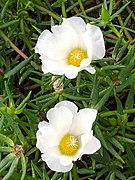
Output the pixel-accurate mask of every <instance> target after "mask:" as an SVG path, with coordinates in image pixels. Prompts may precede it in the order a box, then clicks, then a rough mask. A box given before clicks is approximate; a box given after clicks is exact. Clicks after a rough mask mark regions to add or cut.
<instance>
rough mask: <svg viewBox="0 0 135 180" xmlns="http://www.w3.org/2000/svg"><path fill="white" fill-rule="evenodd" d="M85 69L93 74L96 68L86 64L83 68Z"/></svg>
mask: <svg viewBox="0 0 135 180" xmlns="http://www.w3.org/2000/svg"><path fill="white" fill-rule="evenodd" d="M84 69H85V70H86V71H88V72H89V73H91V74H95V72H96V70H95V68H94V67H92V66H91V65H89V66H87V67H85V68H84Z"/></svg>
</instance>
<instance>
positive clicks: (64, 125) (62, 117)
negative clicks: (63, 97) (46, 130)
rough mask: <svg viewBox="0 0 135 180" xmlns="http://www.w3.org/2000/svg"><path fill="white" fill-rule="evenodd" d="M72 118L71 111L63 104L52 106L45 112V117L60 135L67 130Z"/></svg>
mask: <svg viewBox="0 0 135 180" xmlns="http://www.w3.org/2000/svg"><path fill="white" fill-rule="evenodd" d="M72 118H73V114H72V112H71V111H70V110H69V109H68V108H67V107H64V106H61V107H54V108H52V109H50V110H49V111H48V112H47V119H48V120H49V122H50V124H51V125H52V127H53V128H54V129H55V130H56V132H57V134H58V135H59V136H60V137H62V136H64V135H65V134H66V133H67V132H68V130H69V128H70V126H71V123H72Z"/></svg>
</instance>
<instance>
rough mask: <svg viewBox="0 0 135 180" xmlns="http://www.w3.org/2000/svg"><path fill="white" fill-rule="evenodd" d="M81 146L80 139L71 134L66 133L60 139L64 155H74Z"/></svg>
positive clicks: (60, 147)
mask: <svg viewBox="0 0 135 180" xmlns="http://www.w3.org/2000/svg"><path fill="white" fill-rule="evenodd" d="M79 148H80V143H79V139H78V138H77V137H76V136H73V135H71V134H66V135H65V136H64V137H63V138H62V139H61V141H60V145H59V149H60V152H61V153H62V154H63V155H67V156H73V155H75V154H76V153H77V151H78V150H79Z"/></svg>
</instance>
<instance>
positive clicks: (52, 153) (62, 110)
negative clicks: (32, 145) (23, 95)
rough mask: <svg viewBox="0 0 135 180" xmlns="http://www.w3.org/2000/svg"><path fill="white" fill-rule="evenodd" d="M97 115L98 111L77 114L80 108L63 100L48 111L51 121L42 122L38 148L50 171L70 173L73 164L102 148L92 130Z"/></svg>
mask: <svg viewBox="0 0 135 180" xmlns="http://www.w3.org/2000/svg"><path fill="white" fill-rule="evenodd" d="M96 115H97V110H95V109H90V108H84V109H81V110H79V111H78V107H77V106H76V105H75V104H74V103H72V102H70V101H61V102H59V103H57V104H56V105H55V107H54V108H51V109H50V110H49V111H48V112H47V119H48V120H49V122H46V121H42V122H40V123H39V125H38V131H37V135H36V136H37V144H36V146H37V148H38V149H39V150H40V151H41V153H42V160H43V161H45V162H46V163H47V165H48V167H49V168H50V169H51V170H53V171H57V172H67V171H70V170H71V169H72V167H73V161H76V160H77V159H78V158H79V159H80V158H81V156H82V155H83V154H93V153H94V152H96V151H97V150H99V149H100V147H101V144H100V141H99V140H98V139H97V138H95V137H94V136H93V131H92V124H93V122H94V121H95V119H96Z"/></svg>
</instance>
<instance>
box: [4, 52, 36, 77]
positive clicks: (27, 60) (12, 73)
mask: <svg viewBox="0 0 135 180" xmlns="http://www.w3.org/2000/svg"><path fill="white" fill-rule="evenodd" d="M33 57H34V54H33V55H31V56H30V57H29V58H28V59H26V60H23V61H22V62H21V63H19V64H18V65H17V66H15V67H14V68H13V69H11V70H10V71H8V72H7V73H5V75H4V78H8V77H10V76H13V75H14V74H16V73H17V72H18V71H19V70H20V69H21V68H23V67H24V66H25V65H27V64H28V63H29V62H30V60H31V59H32V58H33Z"/></svg>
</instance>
